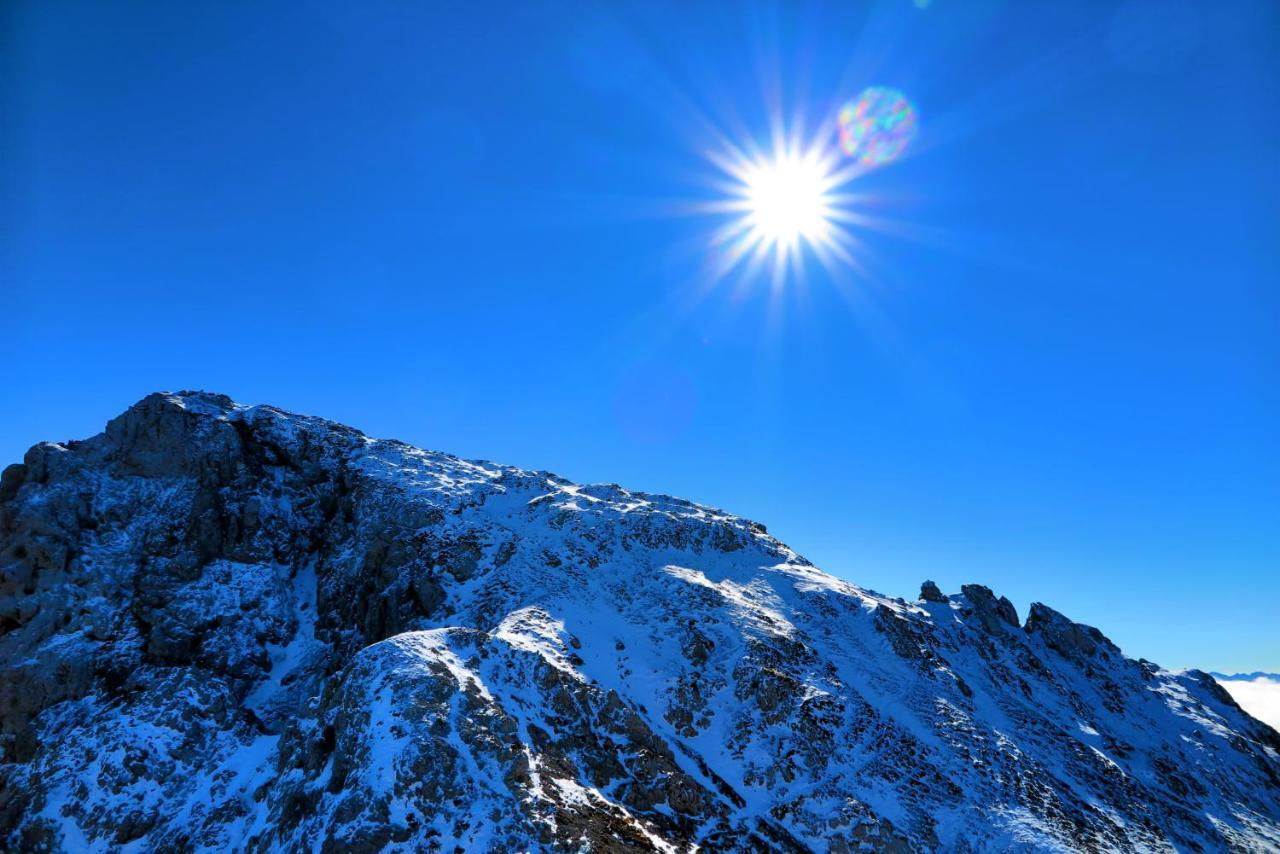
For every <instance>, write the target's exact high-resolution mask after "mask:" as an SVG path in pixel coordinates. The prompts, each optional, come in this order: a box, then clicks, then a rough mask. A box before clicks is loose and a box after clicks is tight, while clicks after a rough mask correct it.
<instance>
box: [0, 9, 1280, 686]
mask: <svg viewBox="0 0 1280 854" xmlns="http://www.w3.org/2000/svg"><path fill="white" fill-rule="evenodd" d="M0 16H2V18H3V19H2V20H0V34H2V35H0V37H2V38H3V39H4V43H3V45H0V63H3V66H2V68H0V74H2V75H3V76H2V77H0V97H2V98H3V108H4V109H3V115H4V127H3V133H2V134H0V146H2V148H0V193H2V198H3V203H2V207H0V218H2V219H0V240H2V241H3V242H2V244H0V252H3V256H2V263H3V268H2V275H0V317H2V319H3V332H2V333H0V359H3V365H4V373H3V376H4V379H3V382H2V388H3V399H4V415H3V418H0V458H2V459H3V460H4V461H6V462H9V461H16V460H18V459H20V458H21V455H22V453H23V451H24V450H25V448H26V447H28V446H29V445H31V444H33V443H34V442H36V441H37V440H41V439H55V440H60V439H64V438H70V437H84V436H87V435H90V434H93V433H95V432H97V431H98V430H100V429H101V427H102V425H103V423H104V422H105V421H106V420H107V419H108V418H110V417H111V416H113V415H115V414H116V413H118V412H120V411H121V410H123V409H124V408H125V407H126V406H128V405H129V404H131V403H132V402H134V401H135V400H137V399H138V398H140V397H142V396H143V395H145V394H146V393H148V392H150V391H153V390H157V389H180V388H204V389H209V390H217V391H222V392H225V393H228V394H230V395H232V396H233V397H235V398H237V399H239V400H241V401H244V402H252V403H258V402H263V403H273V404H276V405H279V406H282V407H285V408H289V409H293V410H297V411H302V412H307V413H313V414H318V415H323V416H326V417H330V418H333V419H336V420H339V421H343V422H347V423H350V424H352V425H355V426H358V427H360V428H362V429H364V430H365V431H366V432H369V433H371V434H374V435H379V436H388V437H396V438H401V439H404V440H406V441H410V442H412V443H414V444H419V445H423V446H426V447H430V448H436V449H441V450H448V451H451V452H454V453H458V454H461V455H464V456H468V457H483V458H488V459H494V460H499V461H502V462H509V463H514V464H517V465H522V466H525V467H531V468H533V467H537V468H547V469H551V470H554V471H556V472H559V473H561V474H563V475H565V476H568V477H571V478H574V479H576V480H582V481H616V482H621V483H624V484H626V485H628V486H630V487H633V488H641V489H646V490H651V491H661V492H669V493H674V494H678V495H681V496H685V497H689V498H693V499H695V500H698V501H702V502H705V503H709V504H714V505H718V506H722V507H725V508H727V509H730V510H732V511H735V512H737V513H741V514H743V515H745V516H748V517H752V518H756V519H759V520H761V521H764V522H765V523H766V524H768V526H769V528H770V530H771V531H772V532H773V533H775V534H777V535H778V536H780V537H781V538H782V539H783V540H785V541H787V542H788V543H790V544H791V545H793V546H794V547H796V548H797V549H798V550H799V551H801V552H802V553H804V554H805V555H807V556H808V557H809V558H811V559H812V560H814V561H815V562H816V563H818V564H819V565H820V566H822V567H823V568H825V569H827V570H828V571H830V572H833V573H835V574H837V575H840V576H842V577H845V578H848V579H851V580H852V581H854V582H856V583H859V584H861V585H863V586H867V587H871V588H874V589H877V590H880V591H882V592H886V593H890V594H895V595H904V596H908V597H913V596H914V595H915V594H916V591H917V590H918V585H919V583H920V581H921V580H923V579H925V578H934V579H936V580H937V581H938V582H939V583H940V584H941V585H942V587H943V588H944V589H947V590H956V589H958V588H959V585H960V584H961V583H967V582H981V583H985V584H987V585H989V586H991V587H993V588H994V589H995V590H996V591H997V592H998V593H1002V594H1006V595H1008V596H1009V597H1010V598H1011V599H1013V600H1014V602H1015V603H1016V604H1017V605H1018V607H1019V610H1020V611H1021V612H1022V613H1024V614H1025V611H1026V606H1027V605H1028V604H1029V603H1030V602H1031V601H1033V600H1041V601H1044V602H1046V603H1048V604H1050V605H1052V606H1053V607H1055V608H1057V609H1059V610H1061V611H1063V612H1065V613H1066V614H1068V615H1069V616H1071V617H1073V618H1075V619H1077V620H1081V621H1084V622H1088V623H1092V624H1096V625H1098V626H1099V627H1101V628H1102V629H1103V630H1104V631H1105V632H1107V633H1108V634H1109V635H1110V636H1111V637H1112V638H1113V639H1115V640H1116V641H1117V642H1118V643H1120V644H1121V646H1122V647H1123V648H1124V649H1125V650H1126V652H1128V653H1130V654H1132V655H1135V656H1144V657H1147V658H1150V659H1153V660H1156V661H1158V662H1160V663H1162V664H1164V665H1166V666H1200V667H1204V668H1206V669H1210V668H1211V669H1216V670H1223V671H1237V670H1240V671H1243V670H1256V669H1262V670H1271V671H1280V630H1277V628H1276V625H1277V620H1276V610H1277V606H1276V602H1278V601H1280V453H1278V452H1277V451H1278V445H1280V439H1278V437H1280V297H1278V296H1277V287H1278V285H1280V248H1278V247H1280V239H1277V238H1278V235H1277V222H1280V111H1277V108H1276V99H1275V92H1276V91H1277V89H1278V88H1280V50H1277V47H1278V44H1277V41H1278V39H1277V34H1278V33H1280V6H1277V5H1276V4H1274V3H1267V2H1257V3H1250V2H1246V0H1240V2H1231V3H1210V2H1202V3H1190V2H1188V3H1182V2H1177V0H1170V2H1138V3H1132V2H1131V3H1116V2H1065V0H1064V2H1055V3H1050V2H1012V1H1011V2H1003V3H1000V2H986V3H983V2H974V0H963V2H960V0H933V2H932V3H931V4H929V5H928V6H927V7H926V8H918V7H917V6H916V5H915V4H914V3H913V2H911V0H897V1H896V2H883V3H875V4H861V3H856V2H850V0H840V2H832V3H825V4H822V3H819V4H800V3H785V4H776V5H770V4H754V3H745V2H742V3H739V2H733V3H714V2H700V3H661V2H656V0H643V2H636V3H630V4H613V5H605V4H600V3H594V2H592V3H586V2H570V0H565V2H531V3H500V4H483V3H431V4H429V3H377V4H365V3H360V4H355V3H352V4H332V3H326V4H314V5H313V4H306V3H290V4H275V3H205V4H201V3H143V2H134V3H117V4H103V3H83V4H75V3H65V2H58V0H51V1H50V2H28V3H21V2H16V3H7V4H5V5H4V8H3V10H2V11H0ZM867 85H887V86H893V87H897V88H899V89H901V90H903V91H904V92H906V93H907V94H908V95H909V96H910V97H911V98H912V99H913V101H914V102H915V103H916V105H917V107H918V110H919V112H920V116H921V134H920V137H919V138H918V139H917V140H916V145H915V147H914V148H913V149H912V150H911V152H910V155H911V156H908V157H907V158H905V159H903V160H902V161H900V162H898V163H895V164H893V165H892V166H890V167H887V168H884V169H881V170H878V171H876V172H874V173H872V174H870V175H867V176H865V177H864V178H863V179H861V180H860V181H859V183H858V186H857V187H856V189H857V191H858V192H861V193H865V194H866V195H867V196H868V197H869V198H868V201H867V202H866V211H867V212H868V213H869V214H872V215H874V216H876V217H878V218H880V219H881V220H882V221H884V222H886V223H888V224H890V227H888V228H887V229H886V231H885V232H884V233H876V232H871V231H867V232H861V233H860V234H859V237H860V240H861V242H862V245H863V247H864V249H863V252H862V254H861V256H860V261H861V262H862V263H863V264H865V267H866V271H865V273H863V274H860V275H857V276H852V277H850V276H837V277H834V278H833V277H832V276H830V275H828V274H827V273H825V272H824V271H823V270H822V269H821V268H820V267H818V266H817V265H814V264H809V265H808V268H807V271H806V274H805V275H804V276H803V278H797V279H796V280H794V281H792V282H791V283H789V285H788V286H787V288H786V289H785V290H783V291H782V292H781V293H773V294H771V292H770V289H769V287H768V283H767V282H765V281H737V282H733V281H729V282H720V283H716V282H714V281H713V280H711V279H710V278H709V277H708V274H707V269H708V264H707V258H708V249H707V235H708V233H709V231H710V229H711V228H712V227H713V226H714V225H715V224H716V221H714V220H712V219H709V218H707V217H699V216H688V215H683V216H682V215H675V214H676V213H678V212H679V209H680V206H681V202H682V201H691V200H698V199H703V200H705V199H707V198H710V197H713V196H714V194H713V193H711V192H710V191H709V189H708V181H709V180H710V179H711V178H712V177H713V174H714V169H713V167H711V166H710V165H709V163H708V162H707V160H706V158H705V153H706V151H707V150H708V149H709V148H710V147H712V146H713V145H714V144H715V133H714V131H715V130H716V129H718V130H719V131H720V132H723V133H725V134H728V135H729V137H730V138H732V139H734V140H735V141H737V140H750V139H756V140H759V141H762V142H763V141H765V140H766V137H767V129H768V119H769V115H770V110H771V105H773V107H772V108H776V107H777V105H779V104H781V105H783V106H785V108H786V109H787V110H788V111H789V112H791V111H796V112H799V113H800V114H802V115H804V116H806V117H807V118H808V120H809V121H810V122H814V123H816V122H818V121H820V120H821V119H823V118H825V117H827V116H829V115H830V114H831V113H832V112H833V111H834V110H835V109H836V108H837V107H838V106H839V104H840V102H841V101H842V100H844V99H846V98H848V97H851V96H852V95H853V94H855V93H856V92H857V91H858V90H859V89H861V88H862V87H863V86H867Z"/></svg>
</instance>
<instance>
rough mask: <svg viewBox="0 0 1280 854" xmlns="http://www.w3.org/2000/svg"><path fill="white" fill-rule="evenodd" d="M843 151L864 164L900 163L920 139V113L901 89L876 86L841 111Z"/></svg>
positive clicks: (841, 142)
mask: <svg viewBox="0 0 1280 854" xmlns="http://www.w3.org/2000/svg"><path fill="white" fill-rule="evenodd" d="M839 123H840V148H841V149H842V150H843V151H844V153H845V154H847V155H848V156H850V157H853V158H856V159H857V160H858V161H859V162H860V163H864V164H866V165H868V166H876V165H880V164H883V163H888V162H889V161H891V160H896V159H897V158H898V157H899V156H900V155H901V154H902V152H903V151H904V150H905V149H906V147H907V145H908V144H909V143H910V142H911V140H912V139H914V138H915V135H916V111H915V108H914V107H912V106H911V102H910V101H908V100H907V98H906V96H905V95H903V94H902V93H901V92H899V91H898V90H897V89H888V88H885V87H883V86H872V87H870V88H868V89H863V90H862V93H861V94H859V95H858V97H857V98H855V99H853V100H852V101H850V102H849V103H848V104H845V106H844V108H843V109H841V110H840V117H839Z"/></svg>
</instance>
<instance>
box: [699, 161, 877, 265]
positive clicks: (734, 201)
mask: <svg viewBox="0 0 1280 854" xmlns="http://www.w3.org/2000/svg"><path fill="white" fill-rule="evenodd" d="M749 151H750V153H748V152H747V151H744V150H742V149H740V148H737V147H730V148H728V149H727V150H726V151H725V152H724V153H723V154H715V155H711V158H712V160H713V162H714V163H715V164H716V165H718V166H719V167H720V168H721V169H722V170H723V172H724V173H725V177H726V178H727V179H728V180H726V181H722V182H719V183H718V184H717V187H718V189H719V191H720V192H721V193H723V194H724V197H723V199H722V200H721V201H719V202H716V203H712V204H711V205H709V206H708V207H706V208H704V210H707V211H709V212H712V213H720V214H727V215H729V219H728V220H727V221H726V222H725V223H724V224H723V225H722V226H721V227H720V228H719V229H717V230H716V232H715V233H714V234H713V236H712V245H713V247H714V248H716V250H717V257H718V258H719V269H718V272H717V276H725V275H728V274H729V273H731V272H732V271H733V270H735V269H737V268H738V267H739V265H745V267H744V269H745V270H746V271H747V273H748V274H754V272H756V271H758V270H760V269H761V268H762V267H764V266H765V265H766V264H768V265H769V266H770V267H772V278H773V281H774V284H775V285H781V284H782V282H783V281H785V280H786V279H787V278H788V276H789V274H790V272H791V271H794V272H796V273H799V272H800V271H801V268H802V266H803V264H802V256H803V255H804V254H805V253H806V251H809V252H811V253H812V254H813V255H814V256H816V258H817V259H818V260H819V261H820V262H821V263H822V264H823V265H824V266H828V267H830V266H831V265H832V263H833V262H835V261H840V262H844V263H851V262H852V258H851V257H850V254H849V251H848V248H847V244H848V242H849V237H848V235H847V233H846V229H845V228H844V224H845V223H847V222H848V221H849V220H850V217H851V214H850V212H849V211H848V210H846V209H845V208H846V207H847V206H848V204H849V202H850V198H851V197H849V196H848V195H847V194H842V193H841V192H840V187H841V185H842V184H844V183H847V182H848V181H849V179H850V175H849V171H848V169H847V168H844V167H842V165H841V164H840V162H839V157H838V152H836V151H835V150H834V149H833V147H832V146H830V145H825V144H822V142H821V140H815V141H813V142H812V143H810V144H809V145H807V146H806V145H801V144H799V140H798V139H791V140H788V139H786V137H784V136H778V137H775V139H774V148H773V149H772V151H763V150H760V149H750V150H749Z"/></svg>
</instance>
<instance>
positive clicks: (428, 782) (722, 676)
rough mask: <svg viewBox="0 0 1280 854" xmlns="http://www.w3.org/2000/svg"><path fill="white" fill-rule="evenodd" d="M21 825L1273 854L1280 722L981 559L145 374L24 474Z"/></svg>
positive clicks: (18, 658) (545, 843)
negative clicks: (938, 582)
mask: <svg viewBox="0 0 1280 854" xmlns="http://www.w3.org/2000/svg"><path fill="white" fill-rule="evenodd" d="M0 572H2V573H3V576H2V577H0V739H3V743H2V746H3V750H4V754H3V765H0V782H2V783H3V788H2V789H0V841H3V842H6V843H7V844H5V845H3V846H0V847H9V848H20V849H28V850H38V849H43V850H74V851H78V850H103V851H107V850H120V851H154V850H219V851H226V850H235V851H239V850H253V851H268V850H315V851H326V852H327V851H378V850H395V851H454V850H459V849H460V850H467V851H488V850H493V851H516V850H575V851H576V850H584V849H585V850H596V851H654V850H658V851H686V850H691V849H693V848H695V847H702V848H704V849H707V850H742V851H746V850H794V851H806V850H813V851H828V850H829V851H850V850H885V851H907V850H938V851H965V850H1008V849H1019V850H1133V849H1143V850H1187V851H1193V850H1223V849H1235V850H1241V851H1246V850H1249V851H1254V850H1265V849H1276V848H1280V755H1278V754H1277V751H1278V750H1280V736H1278V735H1277V734H1276V732H1275V731H1273V730H1271V729H1270V728H1269V727H1267V726H1265V725H1263V724H1261V723H1259V722H1258V721H1256V720H1254V719H1252V718H1250V717H1249V716H1248V715H1246V714H1245V713H1243V712H1242V711H1241V710H1240V708H1239V707H1238V706H1237V705H1236V703H1235V702H1234V701H1233V700H1232V699H1231V697H1230V695H1228V694H1227V693H1226V692H1225V691H1223V690H1222V688H1220V687H1219V686H1218V684H1217V683H1216V682H1214V680H1213V679H1212V678H1210V677H1209V676H1208V675H1206V674H1203V673H1200V672H1198V671H1187V672H1171V671H1166V670H1162V669H1161V668H1159V667H1158V666H1156V665H1154V664H1152V663H1150V662H1147V661H1135V660H1132V659H1129V658H1126V657H1125V656H1123V655H1122V654H1121V653H1120V651H1119V650H1118V649H1116V647H1115V646H1114V645H1112V644H1111V643H1110V641H1108V640H1107V639H1106V638H1105V637H1104V636H1103V635H1102V634H1101V633H1100V632H1098V631H1097V630H1096V629H1093V628H1090V627H1087V626H1082V625H1079V624H1076V623H1073V622H1071V621H1070V620H1068V619H1066V618H1065V617H1063V616H1062V615H1060V614H1058V613H1057V612H1055V611H1053V610H1051V609H1049V608H1047V607H1045V606H1043V605H1039V604H1036V605H1033V606H1032V608H1031V611H1030V613H1029V615H1028V616H1027V619H1026V621H1025V624H1023V623H1021V622H1020V620H1019V617H1018V615H1017V614H1016V612H1015V611H1014V609H1013V607H1012V605H1010V604H1009V603H1008V602H1007V600H1004V599H1000V598H997V597H996V596H994V595H993V594H992V593H991V592H990V591H989V590H987V589H986V588H983V587H980V586H966V587H965V588H964V589H963V590H962V591H961V592H960V593H956V594H953V595H950V596H944V595H942V594H941V593H940V592H939V591H937V589H936V588H934V587H932V586H931V585H926V587H925V588H924V589H923V590H922V598H921V599H919V600H917V601H914V602H906V601H902V600H896V599H889V598H885V597H882V596H879V595H876V594H873V593H870V592H868V591H865V590H862V589H860V588H858V587H855V586H853V585H851V584H847V583H845V582H842V581H839V580H837V579H835V578H832V577H831V576H828V575H826V574H824V573H822V572H820V571H819V570H817V569H816V568H814V567H813V566H812V565H810V564H809V563H808V562H807V561H805V560H804V559H803V558H802V557H800V556H799V555H797V554H795V553H794V552H792V551H791V550H790V549H788V548H787V547H786V546H785V545H783V544H782V543H779V542H778V541H777V540H775V539H773V538H772V537H770V536H769V535H768V534H767V533H766V531H765V529H764V527H763V526H761V525H759V524H757V523H753V522H749V521H746V520H744V519H740V518H737V517H734V516H731V515H729V514H727V513H724V512H722V511H719V510H715V509H712V508H708V507H703V506H700V505H697V504H692V503H689V502H686V501H681V500H678V499H674V498H669V497H665V496H657V495H647V494H642V493H636V492H630V491H628V490H626V489H623V488H621V487H618V486H615V485H594V486H579V485H575V484H572V483H569V482H567V481H565V480H564V479H562V478H559V477H556V476H555V475H551V474H548V473H546V472H530V471H523V470H520V469H516V468H512V467H509V466H501V465H495V464H492V463H487V462H469V461H465V460H460V459H457V458H455V457H452V456H449V455H447V454H441V453H434V452H428V451H422V450H418V449H416V448H412V447H409V446H407V445H404V444H401V443H398V442H390V441H379V440H373V439H370V438H368V437H365V436H364V435H362V434H360V433H359V432H357V431H355V430H352V429H350V428H347V427H342V426H340V425H336V424H332V423H330V422H326V421H322V420H319V419H315V418H308V417H303V416H297V415H292V414H289V413H285V412H282V411H280V410H277V409H273V408H271V407H266V406H255V407H246V406H241V405H238V404H235V403H233V402H232V401H230V400H229V399H227V398H225V397H222V396H218V395H210V394H204V393H182V394H176V395H164V394H161V395H152V396H151V397H148V398H147V399H145V400H144V401H142V402H141V403H139V404H138V405H136V406H134V407H133V408H131V409H130V410H129V411H128V412H126V413H125V414H123V415H122V416H120V417H119V418H117V419H115V420H114V421H112V422H111V423H110V424H109V425H108V427H107V430H106V431H105V433H103V434H102V435H100V436H96V437H94V438H92V439H89V440H86V441H83V442H69V443H65V444H61V445H58V444H51V443H45V444H42V445H38V446H36V447H35V448H33V449H32V450H31V451H30V452H29V453H28V454H27V457H26V460H25V462H24V464H23V465H21V466H13V467H10V468H9V469H7V470H6V471H5V474H4V477H3V481H0Z"/></svg>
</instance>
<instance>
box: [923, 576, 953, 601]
mask: <svg viewBox="0 0 1280 854" xmlns="http://www.w3.org/2000/svg"><path fill="white" fill-rule="evenodd" d="M920 598H921V599H923V600H924V601H926V602H940V603H944V602H946V601H947V597H946V596H943V595H942V591H941V590H939V589H938V585H936V584H934V583H933V582H932V581H926V582H925V583H924V584H921V585H920Z"/></svg>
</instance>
